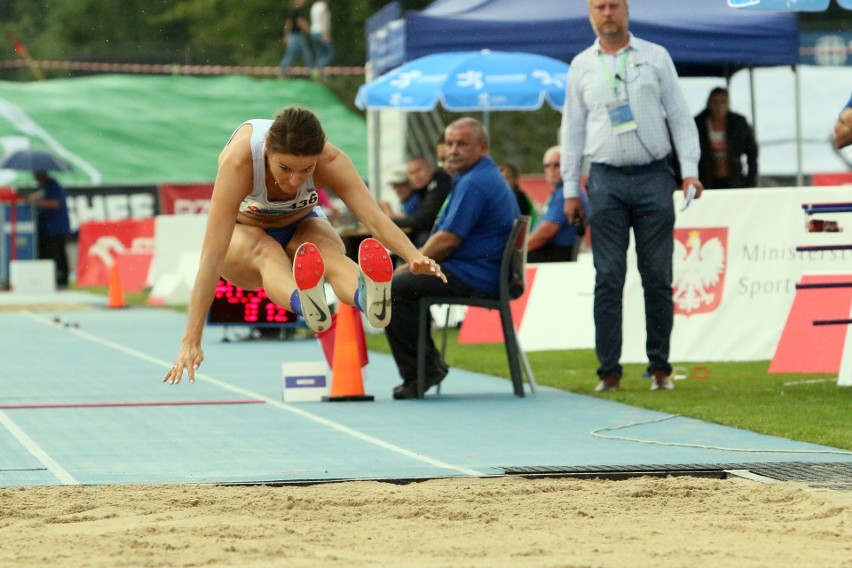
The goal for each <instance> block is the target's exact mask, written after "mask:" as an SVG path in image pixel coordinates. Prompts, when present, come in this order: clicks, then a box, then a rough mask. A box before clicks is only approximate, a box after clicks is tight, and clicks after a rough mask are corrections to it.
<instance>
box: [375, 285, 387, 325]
mask: <svg viewBox="0 0 852 568" xmlns="http://www.w3.org/2000/svg"><path fill="white" fill-rule="evenodd" d="M387 301H388V291H387V290H382V309H381V311H380V312H379V313H377V314H376V319H377V320H383V319H385V316H386V315H388V313H387V307H386V306H385V304H386V303H387Z"/></svg>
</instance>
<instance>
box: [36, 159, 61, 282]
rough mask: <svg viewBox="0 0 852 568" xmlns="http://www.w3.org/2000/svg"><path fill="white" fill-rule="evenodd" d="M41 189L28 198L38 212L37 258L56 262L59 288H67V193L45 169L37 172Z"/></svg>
mask: <svg viewBox="0 0 852 568" xmlns="http://www.w3.org/2000/svg"><path fill="white" fill-rule="evenodd" d="M33 176H34V177H35V180H36V183H37V184H38V189H37V191H35V192H34V193H32V194H30V196H29V198H28V200H29V202H30V203H31V204H32V205H33V206H34V207H35V208H36V210H37V212H38V217H37V224H36V230H37V234H38V237H37V238H38V257H39V258H40V259H42V260H52V261H53V262H54V263H55V265H56V287H57V288H59V289H64V288H67V287H68V275H69V268H68V251H67V250H66V244H67V242H68V237H69V236H70V235H71V219H70V217H69V216H68V196H67V194H66V192H65V188H64V187H62V185H61V184H60V183H59V182H58V181H56V180H55V179H54V178H53V177H51V176H50V174H48V173H47V172H46V171H34V172H33Z"/></svg>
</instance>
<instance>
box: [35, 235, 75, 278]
mask: <svg viewBox="0 0 852 568" xmlns="http://www.w3.org/2000/svg"><path fill="white" fill-rule="evenodd" d="M67 241H68V237H66V236H65V235H58V236H57V235H39V236H38V257H39V258H40V259H41V260H52V261H53V262H54V263H55V264H56V285H57V286H59V287H60V288H67V287H68V252H67V251H66V250H65V243H66V242H67Z"/></svg>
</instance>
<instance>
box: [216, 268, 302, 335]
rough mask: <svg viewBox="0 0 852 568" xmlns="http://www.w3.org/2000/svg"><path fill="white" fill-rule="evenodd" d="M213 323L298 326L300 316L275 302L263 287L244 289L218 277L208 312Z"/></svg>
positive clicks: (252, 325) (253, 325)
mask: <svg viewBox="0 0 852 568" xmlns="http://www.w3.org/2000/svg"><path fill="white" fill-rule="evenodd" d="M207 323H208V324H210V325H247V326H251V327H295V326H296V325H298V323H299V317H298V316H297V315H296V314H294V313H293V312H290V311H288V310H285V309H284V308H282V307H281V306H279V305H277V304H275V303H273V302H272V300H270V299H269V296H267V295H266V292H264V290H263V289H260V290H243V289H242V288H238V287H236V286H234V285H233V284H231V283H230V282H228V281H227V280H225V279H224V278H219V282H218V283H217V284H216V295H215V296H214V297H213V303H212V304H211V305H210V311H209V312H207Z"/></svg>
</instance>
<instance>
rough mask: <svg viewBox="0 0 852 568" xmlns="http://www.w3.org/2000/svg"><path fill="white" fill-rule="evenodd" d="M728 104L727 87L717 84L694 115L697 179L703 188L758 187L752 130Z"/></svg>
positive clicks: (755, 145)
mask: <svg viewBox="0 0 852 568" xmlns="http://www.w3.org/2000/svg"><path fill="white" fill-rule="evenodd" d="M729 106H730V99H729V97H728V90H727V89H723V88H722V87H716V88H715V89H713V90H712V91H710V96H709V97H708V98H707V106H706V107H705V108H704V110H703V111H701V112H700V113H699V114H698V115H697V116H696V117H695V126H697V127H698V141H699V143H700V145H701V159H700V160H699V161H698V179H700V180H701V183H702V184H703V185H704V188H705V189H733V188H738V187H757V143H756V142H755V140H754V132H753V130H752V128H751V126H750V125H749V123H748V122H747V121H746V119H745V117H744V116H743V115H741V114H737V113H735V112H731V111H730V109H729ZM743 157H745V159H746V165H747V169H746V172H745V173H743V163H742V159H743Z"/></svg>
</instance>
